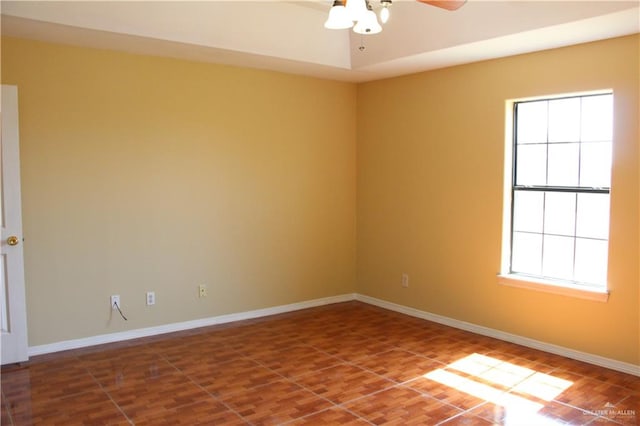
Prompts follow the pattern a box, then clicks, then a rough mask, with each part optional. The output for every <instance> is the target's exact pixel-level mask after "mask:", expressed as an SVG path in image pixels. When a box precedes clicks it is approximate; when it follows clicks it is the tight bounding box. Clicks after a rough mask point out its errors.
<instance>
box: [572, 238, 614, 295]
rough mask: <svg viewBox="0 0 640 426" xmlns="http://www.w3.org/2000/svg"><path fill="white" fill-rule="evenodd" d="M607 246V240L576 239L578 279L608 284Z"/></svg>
mask: <svg viewBox="0 0 640 426" xmlns="http://www.w3.org/2000/svg"><path fill="white" fill-rule="evenodd" d="M607 246H608V242H607V241H600V240H585V239H582V238H578V239H576V272H575V279H576V281H580V282H585V283H590V284H601V285H604V284H606V282H607Z"/></svg>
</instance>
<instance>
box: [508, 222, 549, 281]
mask: <svg viewBox="0 0 640 426" xmlns="http://www.w3.org/2000/svg"><path fill="white" fill-rule="evenodd" d="M541 264H542V235H540V234H526V233H522V232H514V233H513V252H512V256H511V271H512V272H522V273H525V274H532V275H540V272H541V271H540V266H541Z"/></svg>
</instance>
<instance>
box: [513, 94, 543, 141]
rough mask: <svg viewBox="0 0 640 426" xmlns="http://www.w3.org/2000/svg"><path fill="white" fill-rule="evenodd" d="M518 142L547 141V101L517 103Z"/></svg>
mask: <svg viewBox="0 0 640 426" xmlns="http://www.w3.org/2000/svg"><path fill="white" fill-rule="evenodd" d="M517 137H518V143H544V142H546V141H547V101H539V102H524V103H521V104H518V134H517Z"/></svg>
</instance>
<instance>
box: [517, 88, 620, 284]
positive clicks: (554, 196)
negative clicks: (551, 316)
mask: <svg viewBox="0 0 640 426" xmlns="http://www.w3.org/2000/svg"><path fill="white" fill-rule="evenodd" d="M513 115H514V132H513V139H514V140H513V148H514V149H513V155H514V161H513V165H514V168H513V181H512V194H511V195H512V197H511V200H512V208H511V259H510V269H509V272H510V273H511V274H517V275H524V276H532V277H535V278H542V279H546V280H552V281H554V282H557V284H559V285H562V283H563V282H566V283H570V284H572V285H575V284H580V285H584V286H588V287H595V288H597V289H606V276H607V261H608V238H609V235H608V233H609V192H610V186H611V150H612V128H613V95H612V94H611V93H605V94H597V95H586V96H570V97H564V98H553V99H544V100H535V101H522V102H515V103H514V112H513Z"/></svg>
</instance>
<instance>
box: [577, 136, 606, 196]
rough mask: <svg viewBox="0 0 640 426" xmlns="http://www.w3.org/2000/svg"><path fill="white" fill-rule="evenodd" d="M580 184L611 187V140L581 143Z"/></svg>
mask: <svg viewBox="0 0 640 426" xmlns="http://www.w3.org/2000/svg"><path fill="white" fill-rule="evenodd" d="M580 186H590V187H597V188H610V187H611V142H601V143H594V142H592V143H583V144H582V148H581V153H580Z"/></svg>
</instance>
